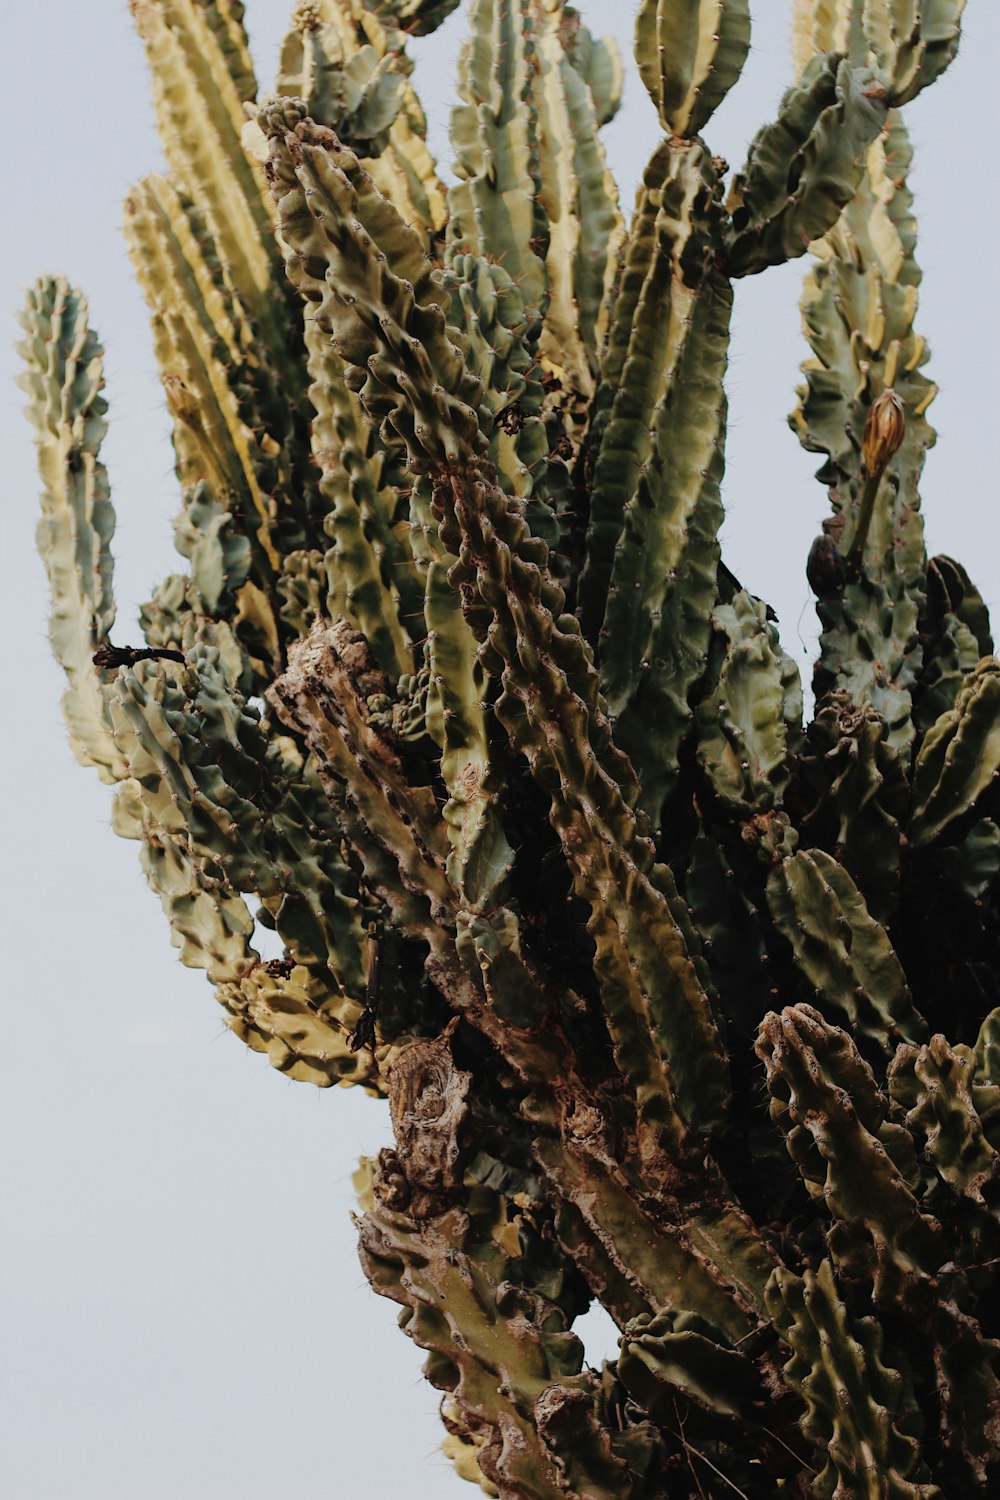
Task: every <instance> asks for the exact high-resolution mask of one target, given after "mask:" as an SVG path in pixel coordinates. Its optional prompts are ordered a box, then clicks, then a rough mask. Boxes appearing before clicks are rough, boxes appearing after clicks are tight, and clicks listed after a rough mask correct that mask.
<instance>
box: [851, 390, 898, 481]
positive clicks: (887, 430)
mask: <svg viewBox="0 0 1000 1500" xmlns="http://www.w3.org/2000/svg"><path fill="white" fill-rule="evenodd" d="M905 432H906V419H905V417H904V414H903V403H902V401H901V400H900V399H899V397H898V396H897V395H896V392H895V391H892V390H885V391H883V392H882V394H881V396H878V397H877V398H876V399H875V400H874V401H873V402H872V404H871V406H870V407H869V409H868V418H867V420H866V422H865V431H864V437H863V438H862V440H861V451H862V453H863V454H864V460H865V468H866V469H867V471H868V473H869V474H881V473H882V472H883V470H884V469H885V466H886V464H887V463H888V462H889V460H890V458H891V457H892V455H893V454H894V453H897V452H898V451H899V447H900V444H901V443H902V441H903V435H904V433H905Z"/></svg>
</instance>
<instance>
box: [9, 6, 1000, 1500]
mask: <svg viewBox="0 0 1000 1500" xmlns="http://www.w3.org/2000/svg"><path fill="white" fill-rule="evenodd" d="M761 3H763V0H761ZM455 8H456V0H439V3H435V0H312V3H308V4H302V3H300V4H298V5H297V6H296V7H295V9H294V11H293V14H292V19H291V24H290V29H289V31H288V34H287V36H286V38H285V41H284V44H283V46H282V51H281V59H280V66H279V72H278V83H277V91H276V93H275V94H273V95H270V96H258V89H257V84H256V81H255V77H254V71H253V64H252V62H251V58H250V55H249V52H248V48H247V40H246V34H245V31H244V27H243V6H242V5H241V4H240V3H238V0H132V10H133V12H134V17H135V22H136V24H137V26H138V28H139V31H140V33H141V35H142V38H143V41H144V43H145V48H146V51H147V54H148V58H149V63H150V68H151V72H152V78H153V90H154V95H155V101H156V110H157V114H158V118H159V123H160V127H161V131H162V135H163V140H164V146H165V150H166V156H167V170H166V173H165V174H164V175H163V176H153V177H149V178H147V179H146V180H145V181H143V182H141V183H139V184H138V185H137V186H136V187H135V188H134V189H133V191H132V192H131V193H130V194H129V197H128V200H127V203H126V215H125V217H126V235H127V240H128V246H129V250H130V253H131V257H132V260H133V263H134V266H135V270H136V274H137V276H138V278H139V281H140V283H141V285H142V289H143V291H144V293H145V296H146V298H147V300H148V303H149V307H150V312H151V316H152V325H153V334H154V339H155V345H156V354H157V359H158V361H159V364H160V366H161V369H162V375H163V383H164V388H165V392H166V400H167V405H168V408H169V412H170V415H171V419H172V422H173V437H174V449H175V453H176V465H177V476H178V480H179V483H180V489H181V494H182V508H181V512H180V515H179V516H178V519H177V522H176V535H177V544H178V548H179V550H180V552H181V553H182V555H183V557H184V558H185V559H186V568H185V570H184V571H182V572H177V573H173V574H171V575H170V576H169V577H167V578H166V579H165V580H164V581H163V582H162V583H161V584H160V585H159V586H158V587H157V589H156V590H155V592H154V593H153V595H152V597H151V599H150V600H149V602H148V603H147V604H146V605H145V606H144V607H143V609H142V627H143V630H144V633H145V638H146V644H145V646H142V645H138V646H136V645H125V644H122V643H118V644H114V645H112V644H111V642H110V639H109V636H110V632H111V630H112V625H113V620H114V603H113V599H112V563H111V553H110V550H109V545H110V540H111V534H112V531H113V528H114V513H113V510H112V507H111V502H110V499H109V491H108V483H107V478H106V474H105V470H104V467H103V465H102V462H101V457H100V448H101V440H102V437H103V435H104V430H105V418H104V413H105V403H104V400H103V398H102V395H101V387H102V383H103V376H102V351H101V346H100V344H99V342H98V338H97V335H96V334H95V333H94V332H93V330H92V329H91V327H90V325H89V323H88V314H87V307H86V303H85V301H84V299H83V296H82V294H81V293H80V292H79V291H77V290H75V289H74V288H72V287H71V286H69V285H68V284H67V283H66V282H65V281H64V280H62V279H59V278H47V279H43V280H41V281H39V283H38V284H37V285H36V286H35V288H34V289H33V290H32V292H31V293H30V296H29V298H28V304H27V308H26V310H25V313H24V318H23V323H24V330H25V341H24V345H23V349H24V357H25V361H26V373H25V375H24V377H23V378H24V385H25V389H26V390H27V392H28V397H29V410H30V415H31V418H32V420H33V422H34V424H35V427H36V429H37V433H38V444H39V453H40V462H41V471H42V477H43V484H44V492H43V496H42V520H41V524H40V528H39V540H40V546H41V550H42V554H43V556H44V559H45V564H46V567H47V569H48V572H49V577H50V581H51V587H52V615H51V640H52V646H53V650H54V651H55V654H56V656H57V657H58V659H59V661H60V662H61V664H62V666H63V667H64V668H65V671H66V676H67V680H68V686H67V690H66V695H65V699H64V708H65V716H66V722H67V726H68V729H69V733H70V737H71V740H72V743H73V747H74V749H75V751H76V754H77V755H78V757H79V759H80V760H81V761H82V762H84V763H85V764H89V765H92V766H95V767H96V768H97V770H98V772H99V774H100V775H101V777H102V778H103V779H104V780H105V781H107V782H108V783H111V784H113V785H114V787H115V788H116V790H115V793H114V796H115V803H114V808H115V811H114V826H115V829H116V831H117V832H118V833H120V834H122V835H123V836H125V837H127V838H131V839H134V840H136V842H137V843H138V845H139V850H140V858H141V860H142V863H143V867H144V869H145V872H146V874H147V876H148V879H149V883H150V885H151V886H152V887H153V889H154V890H155V891H156V893H157V894H158V896H159V898H160V900H161V902H162V905H163V909H164V912H165V914H166V917H167V920H168V922H169V925H170V930H171V935H172V938H173V941H174V943H175V945H176V946H177V948H178V949H179V950H180V956H181V959H182V960H183V962H184V963H185V964H189V965H191V966H193V967H196V968H201V969H204V970H205V972H206V974H207V976H208V979H209V981H210V983H211V984H212V986H213V987H214V991H215V995H216V999H217V1000H218V1002H219V1004H220V1005H221V1006H222V1009H223V1013H224V1016H225V1019H226V1022H227V1024H228V1025H229V1026H230V1027H231V1028H232V1030H233V1031H235V1032H236V1034H237V1035H238V1036H239V1037H241V1038H242V1039H243V1040H244V1041H245V1042H246V1043H247V1044H248V1045H249V1046H250V1047H253V1048H255V1049H256V1050H258V1051H262V1052H266V1053H267V1055H268V1057H269V1058H270V1060H271V1062H272V1063H273V1064H274V1065H275V1067H277V1068H279V1069H280V1070H282V1071H283V1072H284V1073H286V1074H288V1075H289V1076H290V1077H292V1078H295V1079H301V1080H302V1081H303V1082H306V1083H312V1084H315V1085H318V1086H320V1087H326V1086H328V1085H330V1084H335V1083H336V1084H341V1085H350V1084H354V1085H358V1086H360V1087H361V1088H363V1089H365V1090H367V1091H368V1092H369V1093H371V1094H375V1095H380V1096H382V1097H384V1098H385V1099H386V1100H387V1101H388V1104H389V1107H390V1110H391V1114H392V1122H393V1126H394V1130H395V1140H396V1145H395V1149H393V1150H384V1151H382V1152H381V1153H380V1155H379V1157H378V1159H377V1160H367V1161H365V1162H363V1163H362V1167H361V1170H360V1172H359V1174H358V1191H359V1198H360V1205H361V1212H360V1215H359V1218H358V1229H359V1235H360V1246H361V1259H362V1264H363V1266H364V1270H365V1273H366V1275H367V1277H368V1278H369V1280H370V1282H371V1284H372V1286H373V1287H374V1289H375V1290H376V1291H377V1292H378V1293H380V1294H381V1295H384V1296H386V1297H390V1298H393V1299H394V1300H395V1301H396V1302H398V1303H400V1304H401V1306H402V1313H401V1318H400V1321H401V1323H402V1324H403V1326H404V1328H405V1331H406V1333H407V1334H408V1335H409V1336H410V1338H412V1339H414V1340H415V1341H416V1342H417V1343H418V1344H419V1345H421V1346H422V1347H423V1348H424V1349H426V1350H427V1353H428V1358H427V1363H426V1367H425V1368H426V1374H427V1377H428V1379H429V1380H430V1381H431V1382H432V1383H433V1384H434V1385H435V1386H437V1387H438V1388H439V1389H440V1390H441V1391H442V1393H443V1395H442V1406H441V1412H442V1418H443V1421H444V1428H445V1436H444V1446H445V1449H446V1451H447V1452H448V1454H449V1455H450V1457H451V1458H452V1460H453V1461H454V1464H455V1466H456V1468H457V1470H458V1472H459V1473H460V1474H461V1475H462V1476H464V1477H465V1478H467V1479H469V1480H472V1481H474V1482H477V1483H479V1484H480V1485H481V1486H482V1488H483V1489H484V1490H485V1491H486V1492H487V1493H488V1494H491V1495H499V1496H502V1497H504V1500H508V1497H509V1500H514V1497H517V1500H556V1497H560V1496H570V1497H573V1496H576V1497H585V1500H591V1497H609V1500H610V1497H615V1500H633V1497H634V1500H640V1497H654V1496H667V1495H669V1496H672V1497H674V1496H676V1497H682V1500H683V1497H695V1496H707V1495H712V1496H723V1495H730V1494H739V1495H744V1496H747V1497H754V1500H758V1497H759V1500H769V1497H771V1496H774V1495H777V1494H779V1493H780V1494H788V1495H795V1496H816V1497H837V1500H848V1497H852V1496H858V1497H876V1496H879V1497H889V1500H904V1497H906V1500H911V1497H931V1496H941V1497H953V1500H954V1497H958V1496H968V1495H972V1494H978V1493H983V1494H987V1493H992V1494H997V1493H1000V1488H998V1487H1000V1342H998V1339H1000V1299H998V1296H997V1292H996V1284H997V1283H996V1278H995V1267H996V1265H997V1262H998V1259H1000V1009H997V1008H995V1007H997V1006H998V1004H1000V922H998V894H1000V824H998V819H1000V801H998V788H1000V779H998V772H1000V715H998V711H1000V663H998V662H997V660H996V659H995V658H994V657H993V655H992V650H993V646H992V641H991V639H990V633H989V622H988V618H987V613H986V609H985V607H984V604H983V601H982V598H981V597H980V595H979V593H978V592H977V591H976V588H975V585H974V584H973V582H972V581H971V580H970V578H969V576H968V575H967V573H966V572H965V570H964V569H963V568H962V567H961V566H960V564H958V563H957V562H954V561H953V560H952V559H951V558H948V557H935V558H931V559H928V557H927V555H926V552H925V549H924V544H923V533H922V523H921V515H920V505H919V496H918V482H919V479H920V473H921V468H922V464H923V459H924V454H925V452H926V450H927V448H928V447H929V446H930V445H931V443H932V442H933V441H934V433H933V429H932V428H931V427H930V425H929V424H928V420H927V410H928V407H929V405H930V402H931V399H932V397H933V395H934V387H933V385H932V384H931V383H930V382H929V381H928V380H927V378H926V377H925V375H924V373H923V366H924V364H925V361H926V359H927V348H926V345H925V342H924V338H923V336H922V334H921V333H919V332H918V331H917V329H916V326H915V321H914V320H915V318H916V314H917V287H918V283H919V280H920V272H919V269H918V267H917V263H916V260H915V258H914V248H915V242H916V233H915V222H914V218H913V212H912V206H911V195H910V192H909V189H908V187H907V169H908V166H909V162H910V147H909V145H908V142H907V133H906V125H905V110H904V109H903V106H905V105H906V104H907V103H908V102H909V101H910V100H911V99H912V98H914V96H915V95H916V94H917V93H919V91H920V90H921V89H922V88H924V87H925V86H927V85H928V84H930V83H932V82H933V81H934V79H935V78H936V76H937V75H938V74H939V73H940V72H941V71H942V70H943V69H944V68H945V67H947V66H948V64H949V63H950V62H951V60H952V58H953V56H954V55H955V53H956V50H957V46H958V40H959V25H960V19H961V12H962V9H963V0H923V3H922V4H921V5H919V6H918V5H917V4H916V3H915V0H794V4H793V5H792V10H793V39H794V51H795V77H794V81H793V82H792V84H791V86H790V88H789V89H788V92H787V93H786V94H785V96H784V98H783V100H782V101H781V104H780V107H779V110H778V117H777V119H776V120H775V121H774V122H773V123H771V124H768V125H765V126H764V127H763V128H762V129H761V130H760V132H759V133H758V135H757V136H756V138H755V139H754V141H753V144H752V146H751V148H750V153H749V157H748V160H747V162H746V164H745V166H744V167H743V168H742V170H740V171H739V172H737V173H736V174H735V175H734V176H732V178H731V179H730V180H728V181H724V180H723V173H724V172H725V171H726V169H725V167H724V164H723V163H721V162H720V160H719V158H718V157H716V156H713V154H712V152H711V148H710V135H711V117H712V114H713V112H714V110H715V109H716V107H717V106H718V105H719V103H720V102H721V101H722V99H723V98H724V97H725V95H726V93H727V92H728V90H729V89H730V88H731V87H732V86H733V85H734V84H735V83H736V81H737V79H738V77H739V73H740V70H741V67H742V65H743V62H744V59H745V57H746V55H747V51H748V48H749V43H750V15H749V6H748V3H747V0H642V3H641V5H640V6H639V10H638V16H637V22H636V48H635V50H636V61H637V64H638V72H639V77H640V78H641V82H642V84H643V85H645V87H646V89H647V90H648V91H649V94H650V96H651V98H652V100H653V103H654V105H655V107H656V110H657V113H658V116H659V122H660V126H661V134H660V136H659V138H658V139H656V140H654V141H653V142H652V143H651V145H652V152H651V155H650V159H649V165H648V166H647V168H646V170H645V174H644V176H643V179H642V182H641V185H640V187H639V190H638V193H637V196H636V201H635V206H634V209H633V210H632V212H631V214H629V215H625V214H623V212H622V210H621V208H620V206H619V203H618V197H617V194H616V190H615V186H614V183H613V181H612V179H611V176H610V174H609V172H608V170H607V167H606V164H605V158H604V151H603V147H602V143H601V135H600V129H601V126H602V125H603V124H605V123H606V122H607V121H608V120H609V119H611V117H612V116H613V115H614V113H615V110H616V109H617V107H618V101H619V95H620V90H621V78H622V69H621V65H620V61H619V58H618V55H617V53H616V50H615V48H614V46H613V45H612V44H610V43H608V42H607V41H602V40H600V39H598V38H596V37H594V36H592V35H591V34H590V32H589V31H588V29H587V27H586V25H585V24H584V20H583V18H582V17H581V16H580V15H579V14H578V13H577V12H576V10H574V9H573V8H572V7H571V6H569V5H565V4H563V3H562V0H471V4H470V6H469V15H468V24H469V37H468V40H467V42H466V44H465V47H464V50H463V52H462V55H461V60H460V64H459V70H458V94H459V98H458V102H457V104H456V105H455V108H454V110H453V113H452V125H451V139H452V145H453V149H454V158H455V180H454V182H453V185H452V186H450V187H445V186H443V185H442V183H441V181H440V180H439V178H438V175H437V171H436V168H435V164H434V162H433V160H432V158H431V156H430V154H429V151H428V148H427V145H426V140H425V121H424V116H423V113H422V111H421V108H420V104H419V102H418V100H417V97H416V95H415V93H414V90H413V86H412V83H411V64H410V62H409V60H408V58H407V54H406V42H407V37H408V35H412V34H415V35H422V34H424V33H427V32H430V31H432V30H433V29H434V27H435V26H437V25H438V24H439V23H440V22H441V21H443V20H444V18H445V17H446V16H447V15H448V14H449V13H450V12H451V11H453V10H454V9H455ZM703 133H704V135H703ZM795 256H802V257H804V258H805V259H806V261H807V264H808V269H807V272H806V279H805V291H804V296H803V304H802V308H803V321H804V327H805V333H806V337H807V339H808V341H809V344H810V346H811V354H810V356H809V357H808V358H807V359H806V361H805V364H804V366H803V377H804V378H803V383H802V385H801V387H800V389H799V393H798V405H797V407H796V409H795V412H794V414H793V416H792V419H791V421H792V426H793V428H794V430H795V431H796V433H797V434H798V436H799V438H800V440H801V442H802V443H803V444H804V445H805V447H806V448H808V449H809V450H810V451H813V452H817V453H820V454H822V456H823V461H822V468H821V469H820V471H819V478H820V480H821V482H822V485H823V488H824V493H825V494H826V495H827V496H828V505H829V511H828V514H827V516H826V519H825V520H823V522H822V533H821V535H820V537H819V538H818V540H817V542H816V544H815V545H814V547H813V550H812V552H811V554H810V559H809V568H808V576H809V580H810V583H811V585H812V587H813V589H814V591H815V593H816V595H817V608H818V611H819V615H820V619H821V622H822V637H821V641H820V655H819V660H818V663H817V665H816V669H815V688H816V707H815V713H814V717H813V719H812V722H811V723H807V722H804V720H803V705H802V694H801V691H800V686H799V680H798V674H797V671H796V667H795V665H794V664H793V662H792V660H791V659H790V658H789V656H788V655H787V654H786V653H785V651H784V650H783V649H782V646H781V644H780V641H779V638H778V633H777V629H776V625H775V623H774V619H773V613H772V612H770V611H769V610H768V609H767V607H766V606H765V604H764V603H762V601H761V600H759V599H757V598H755V597H754V596H753V594H751V593H750V592H749V591H748V590H747V589H745V588H743V587H741V586H740V584H739V583H738V582H737V580H736V579H735V578H734V577H733V575H732V573H731V572H730V571H729V569H728V568H726V567H725V566H724V565H723V563H722V560H721V557H720V550H719V529H720V524H721V521H722V507H721V504H720V481H721V478H722V472H723V463H724V446H725V427H726V398H725V393H724V376H725V371H726V359H727V347H728V340H729V325H730V315H731V311H732V306H733V298H734V292H735V291H736V290H737V287H738V282H739V280H740V279H741V278H742V277H744V276H748V275H753V274H756V273H758V272H762V271H766V270H767V268H768V267H769V266H773V265H777V264H779V263H781V262H783V261H785V260H787V259H789V258H791V257H795ZM257 923H260V924H263V925H264V926H266V927H268V928H271V929H275V930H276V931H277V933H278V934H279V936H280V939H281V941H282V943H283V944H284V950H285V956H284V958H282V959H278V960H272V961H270V962H262V961H261V960H260V958H259V956H258V954H257V953H256V952H255V949H254V946H253V936H254V931H255V924H257ZM595 1300H596V1301H598V1302H600V1303H601V1304H602V1305H603V1306H604V1308H606V1310H607V1312H608V1313H609V1314H610V1316H611V1318H612V1319H613V1320H614V1322H615V1323H616V1324H617V1326H618V1328H619V1329H620V1350H619V1354H618V1357H617V1358H616V1359H615V1360H613V1361H610V1362H607V1363H605V1364H604V1365H603V1367H602V1368H601V1369H600V1370H595V1369H592V1368H589V1367H588V1366H587V1365H586V1363H585V1362H584V1358H583V1350H582V1345H581V1343H580V1341H579V1339H578V1338H577V1336H576V1335H575V1334H574V1332H573V1324H574V1321H575V1319H576V1318H577V1317H579V1316H580V1315H581V1314H582V1313H583V1312H584V1311H585V1310H586V1309H587V1308H588V1306H590V1304H591V1303H592V1302H594V1301H595Z"/></svg>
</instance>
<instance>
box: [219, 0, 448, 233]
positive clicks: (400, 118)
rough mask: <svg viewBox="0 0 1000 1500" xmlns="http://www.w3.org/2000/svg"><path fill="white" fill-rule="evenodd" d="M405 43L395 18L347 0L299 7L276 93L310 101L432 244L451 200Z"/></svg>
mask: <svg viewBox="0 0 1000 1500" xmlns="http://www.w3.org/2000/svg"><path fill="white" fill-rule="evenodd" d="M383 21H384V22H385V23H386V24H382V23H383ZM403 41H404V37H403V33H402V32H400V31H399V30H397V29H396V26H395V24H394V23H393V22H392V19H391V17H390V16H388V15H385V16H383V17H382V18H381V19H380V18H379V17H378V16H377V15H376V13H375V11H374V9H368V8H359V7H354V8H352V7H351V6H350V4H344V3H343V0H317V3H315V4H306V5H300V6H298V7H297V8H296V10H295V11H294V12H293V14H292V21H291V25H290V27H289V30H288V31H287V33H286V34H285V38H284V41H283V43H282V48H281V60H280V63H279V69H278V79H277V86H276V89H275V92H276V93H277V94H280V95H285V96H287V97H290V98H295V99H302V100H304V101H305V103H306V106H307V109H308V113H309V115H310V116H311V118H312V119H314V120H316V122H317V123H318V124H320V125H327V126H329V127H330V128H331V129H334V130H336V131H337V133H338V135H342V136H343V137H344V139H345V140H347V141H348V142H349V143H350V144H351V145H352V146H354V147H355V149H356V150H357V151H358V153H359V155H361V156H362V157H363V158H364V160H365V165H366V167H367V169H368V171H369V172H370V173H371V176H372V178H373V179H374V181H375V183H376V185H377V186H378V189H379V191H380V192H382V193H384V194H385V196H386V197H387V198H388V199H389V200H390V202H392V203H394V204H395V206H396V207H397V209H398V210H399V212H400V213H401V214H402V216H403V218H404V219H406V220H407V222H408V223H409V224H411V225H413V226H414V227H416V228H419V230H420V231H421V232H422V233H423V234H424V236H425V238H426V239H428V240H429V239H430V237H431V235H432V234H436V233H437V232H438V231H439V230H441V229H442V228H443V227H444V224H445V221H446V218H447V212H446V206H445V196H444V189H443V187H442V186H441V184H440V183H439V182H438V180H437V172H436V169H435V166H434V161H433V158H432V157H431V155H430V152H429V151H428V150H427V144H426V134H427V126H426V121H425V119H424V114H423V110H422V109H421V107H420V102H419V100H418V99H417V96H416V94H415V93H414V91H413V87H412V85H411V84H410V82H409V77H408V75H409V71H410V69H411V67H412V64H411V63H410V61H409V59H408V58H407V57H406V54H405V51H404V50H403V45H402V44H403ZM252 136H253V132H252V131H251V132H250V133H249V134H248V135H247V136H246V137H245V140H246V139H252Z"/></svg>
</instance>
